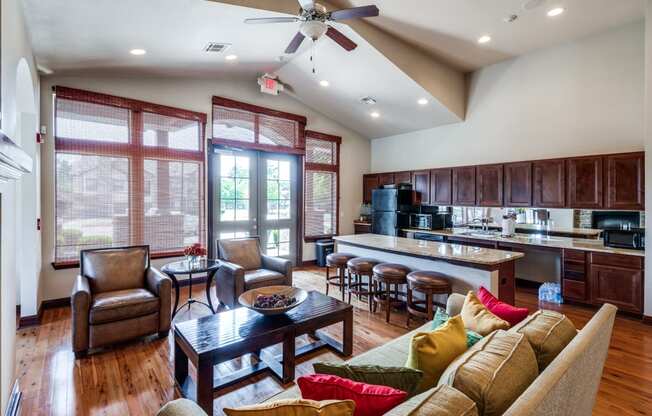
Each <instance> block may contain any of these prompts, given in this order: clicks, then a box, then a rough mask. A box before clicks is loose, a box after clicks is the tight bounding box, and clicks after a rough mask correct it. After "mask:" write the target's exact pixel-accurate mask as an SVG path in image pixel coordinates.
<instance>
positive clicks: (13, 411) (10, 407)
mask: <svg viewBox="0 0 652 416" xmlns="http://www.w3.org/2000/svg"><path fill="white" fill-rule="evenodd" d="M22 398H23V393H22V392H21V391H20V385H19V384H18V380H15V381H14V387H13V388H12V389H11V396H9V402H8V403H7V408H6V409H5V416H18V415H19V414H20V401H21V399H22Z"/></svg>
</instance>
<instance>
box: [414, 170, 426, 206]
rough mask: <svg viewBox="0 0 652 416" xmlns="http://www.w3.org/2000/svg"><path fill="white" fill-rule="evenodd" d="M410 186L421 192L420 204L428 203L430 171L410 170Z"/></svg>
mask: <svg viewBox="0 0 652 416" xmlns="http://www.w3.org/2000/svg"><path fill="white" fill-rule="evenodd" d="M412 188H413V189H414V190H415V191H417V192H420V193H421V204H423V205H429V204H430V171H429V170H417V171H414V172H412Z"/></svg>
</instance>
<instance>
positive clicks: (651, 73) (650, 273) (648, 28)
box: [644, 0, 652, 316]
mask: <svg viewBox="0 0 652 416" xmlns="http://www.w3.org/2000/svg"><path fill="white" fill-rule="evenodd" d="M645 188H646V189H645V206H646V209H645V221H646V223H647V222H648V221H652V0H648V1H647V14H646V18H645ZM647 225H649V223H647V224H646V227H647ZM648 240H649V237H648ZM645 276H646V282H645V286H644V287H645V311H644V313H645V315H647V316H652V244H648V245H647V247H646V248H645Z"/></svg>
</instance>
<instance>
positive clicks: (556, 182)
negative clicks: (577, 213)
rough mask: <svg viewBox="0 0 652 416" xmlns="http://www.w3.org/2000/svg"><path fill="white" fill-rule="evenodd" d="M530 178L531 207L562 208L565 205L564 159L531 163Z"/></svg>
mask: <svg viewBox="0 0 652 416" xmlns="http://www.w3.org/2000/svg"><path fill="white" fill-rule="evenodd" d="M532 176H533V185H532V190H533V195H532V205H534V206H535V207H539V208H563V207H564V206H565V205H566V169H565V163H564V159H552V160H537V161H536V162H532Z"/></svg>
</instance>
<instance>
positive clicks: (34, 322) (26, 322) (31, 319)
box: [16, 302, 43, 329]
mask: <svg viewBox="0 0 652 416" xmlns="http://www.w3.org/2000/svg"><path fill="white" fill-rule="evenodd" d="M16 316H18V317H19V318H18V329H22V328H26V327H29V326H38V325H40V324H41V318H42V317H43V302H41V304H40V305H39V307H38V311H37V312H36V315H28V316H20V305H16Z"/></svg>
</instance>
